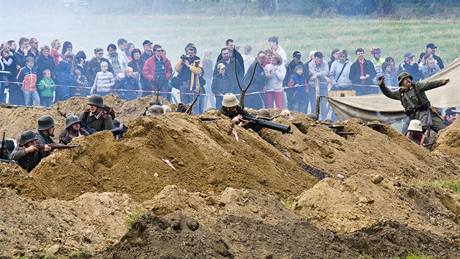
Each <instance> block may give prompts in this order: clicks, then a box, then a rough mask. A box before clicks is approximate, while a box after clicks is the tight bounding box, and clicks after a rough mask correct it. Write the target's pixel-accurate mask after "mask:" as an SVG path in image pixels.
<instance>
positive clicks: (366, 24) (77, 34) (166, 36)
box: [0, 12, 460, 62]
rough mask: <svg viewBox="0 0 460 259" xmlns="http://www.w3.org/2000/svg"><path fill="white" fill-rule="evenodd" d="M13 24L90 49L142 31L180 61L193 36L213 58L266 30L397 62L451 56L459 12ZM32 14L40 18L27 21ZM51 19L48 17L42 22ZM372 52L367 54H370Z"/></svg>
mask: <svg viewBox="0 0 460 259" xmlns="http://www.w3.org/2000/svg"><path fill="white" fill-rule="evenodd" d="M9 17H10V18H9V21H8V23H9V24H15V26H2V27H0V35H1V37H2V40H6V39H10V38H13V39H18V38H19V37H20V36H29V37H32V36H36V37H38V39H39V41H40V42H41V43H48V44H49V42H51V40H52V39H54V38H58V39H60V40H61V41H64V40H70V41H72V42H73V43H74V46H75V49H77V50H79V49H83V50H85V51H86V52H87V54H88V56H91V54H92V49H94V48H95V47H103V48H104V49H105V47H106V46H107V44H108V43H109V42H116V40H117V39H118V38H120V37H124V38H126V39H128V41H132V42H134V43H135V44H136V45H137V46H140V45H141V42H142V41H143V40H144V39H150V40H152V41H153V42H154V43H159V44H161V45H162V46H163V47H164V48H165V49H166V50H167V51H168V56H169V57H170V58H171V59H172V60H173V61H177V60H178V57H179V56H180V54H181V53H182V52H183V48H184V46H185V45H186V44H187V43H188V42H194V43H195V44H196V46H197V47H198V51H199V55H202V52H203V51H204V50H206V49H209V50H212V51H213V56H214V58H215V57H216V56H217V54H218V52H219V50H220V49H221V48H222V47H223V45H224V41H225V40H226V39H227V38H233V39H235V40H236V43H237V45H240V46H244V45H247V44H250V45H252V46H253V49H254V52H256V51H257V50H260V49H266V48H267V47H268V46H267V42H266V39H267V38H268V37H269V36H272V35H277V36H279V37H280V44H281V45H282V46H283V47H284V48H285V50H286V51H287V52H288V56H290V53H292V51H294V50H300V51H302V53H303V55H304V58H305V57H306V53H307V52H310V51H311V50H321V51H323V52H324V54H325V56H329V52H330V51H331V50H332V49H333V48H346V49H347V50H348V51H349V52H350V57H351V58H352V59H355V55H354V54H353V52H354V50H355V49H356V48H357V47H363V48H365V49H366V50H367V54H369V50H370V48H371V47H374V46H379V47H381V48H382V50H383V56H393V57H395V59H396V60H397V61H398V62H399V61H401V60H402V58H403V54H404V52H406V51H412V52H414V53H416V54H417V55H418V54H419V53H420V52H422V51H423V50H424V49H425V45H426V44H427V43H428V42H434V43H436V44H437V45H438V47H439V49H438V52H439V55H440V56H441V57H443V58H444V60H446V61H447V62H450V61H452V60H453V59H454V58H455V57H457V56H458V52H459V45H458V40H457V36H458V35H459V34H460V20H458V19H455V20H454V19H451V20H442V19H438V20H432V19H427V18H421V19H409V20H392V19H376V18H353V19H351V18H317V19H315V18H309V17H303V16H278V17H251V16H234V17H221V16H219V17H201V16H190V15H187V16H172V15H164V16H162V15H102V14H101V15H97V16H96V15H90V14H83V13H80V14H78V13H76V14H68V15H67V16H64V15H62V14H55V13H50V12H47V13H46V15H43V14H41V15H38V14H32V15H31V17H30V19H24V16H21V15H14V14H9ZM30 20H33V21H36V22H30ZM45 24H46V25H45ZM369 55H370V54H369Z"/></svg>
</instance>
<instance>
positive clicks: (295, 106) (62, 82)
mask: <svg viewBox="0 0 460 259" xmlns="http://www.w3.org/2000/svg"><path fill="white" fill-rule="evenodd" d="M239 50H241V52H242V54H241V53H240V51H239ZM436 50H437V46H436V45H435V44H433V43H429V44H427V45H426V49H425V51H424V52H422V53H421V54H420V55H419V56H417V57H416V56H415V55H414V54H413V53H411V52H406V53H404V55H403V56H402V57H401V58H403V60H402V61H401V63H399V64H398V63H396V61H395V60H396V57H385V58H384V57H383V55H382V49H381V48H378V47H376V48H372V49H371V50H370V55H367V51H366V50H365V49H363V48H357V49H356V50H353V52H352V53H353V54H355V55H356V58H352V57H350V56H349V52H348V51H347V50H345V49H334V50H332V52H331V54H330V57H329V60H326V59H327V58H326V57H325V54H324V53H323V52H321V51H311V52H309V53H308V57H307V59H305V60H303V59H302V53H301V52H300V51H293V53H292V59H289V60H288V55H287V54H286V51H285V50H284V48H283V47H281V45H280V44H279V40H278V37H275V36H274V37H270V38H269V39H268V40H267V49H266V50H262V51H259V52H258V53H257V54H256V56H255V57H254V56H253V54H252V51H253V50H252V48H251V46H249V45H247V46H244V47H242V48H241V49H240V48H239V47H237V46H236V44H235V42H234V41H233V40H232V39H228V40H227V41H225V46H224V47H223V48H222V49H221V50H220V53H219V55H218V58H217V60H216V61H215V62H214V61H213V60H212V52H211V51H204V52H203V54H204V56H203V59H201V58H200V57H198V56H197V47H196V46H195V45H194V44H193V43H189V44H187V46H185V48H184V54H183V55H181V56H180V57H179V58H178V59H177V60H178V61H177V62H176V63H174V64H172V63H171V61H170V60H169V59H168V57H167V54H166V50H165V49H164V48H163V47H162V46H161V45H159V44H153V43H152V42H151V41H150V40H145V41H144V42H143V43H142V48H136V46H135V44H134V43H131V42H128V41H127V40H125V39H119V40H118V41H117V44H116V45H115V44H113V43H111V44H109V45H108V46H107V47H106V48H105V49H103V48H95V49H94V52H93V53H92V57H88V56H87V55H86V53H85V52H83V51H77V52H76V54H74V48H73V45H72V43H71V42H69V41H65V42H64V43H63V44H62V45H61V42H60V41H59V40H53V41H52V42H51V43H50V45H42V46H41V47H39V41H38V40H37V38H30V39H29V38H20V39H19V41H18V42H17V43H16V41H14V40H9V41H7V42H6V43H3V44H2V45H1V46H0V55H1V59H0V102H1V103H5V102H8V103H9V104H13V105H28V106H30V105H41V106H47V107H49V106H51V105H52V104H53V103H54V102H57V101H62V100H66V99H68V98H70V97H72V96H88V95H90V94H98V95H107V94H110V93H113V94H116V95H118V96H120V97H121V98H124V99H127V100H130V99H135V98H137V97H140V96H147V95H155V94H156V93H157V92H158V93H159V95H161V96H162V97H164V98H165V99H167V100H169V101H172V102H182V103H185V104H189V103H191V102H192V101H193V100H194V99H195V96H197V95H198V96H199V97H197V98H198V99H197V100H198V104H197V105H195V106H194V109H195V110H194V112H196V113H201V112H203V111H204V110H205V109H207V108H210V107H216V108H220V106H221V102H222V96H223V95H224V94H225V93H235V94H238V93H239V92H240V87H243V88H244V87H245V86H247V85H248V84H249V83H251V86H250V88H249V90H248V92H247V97H246V106H247V107H251V108H255V109H258V108H273V107H275V108H280V109H285V108H288V109H290V110H294V111H300V112H305V113H315V112H316V107H317V105H316V102H317V97H318V96H327V95H330V94H332V93H333V92H337V91H340V92H341V93H342V94H343V93H345V94H349V95H367V94H373V93H378V92H379V88H378V87H377V86H376V85H375V84H376V81H377V78H379V77H380V76H382V75H384V76H385V83H386V85H387V86H394V87H396V86H397V83H396V78H397V75H398V74H399V73H400V72H408V73H409V74H411V75H412V77H413V79H414V81H415V82H416V81H419V80H422V79H425V78H427V77H430V76H432V75H433V74H435V73H437V72H439V71H440V70H442V69H443V68H444V63H443V61H442V59H441V58H440V57H439V56H437V55H436ZM319 100H320V102H321V103H320V107H321V116H322V119H324V118H325V117H326V116H328V115H327V114H328V105H327V101H326V99H325V98H323V99H321V98H319Z"/></svg>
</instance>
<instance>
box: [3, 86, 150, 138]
mask: <svg viewBox="0 0 460 259" xmlns="http://www.w3.org/2000/svg"><path fill="white" fill-rule="evenodd" d="M103 98H104V104H106V105H108V106H110V107H112V108H113V109H114V110H115V114H116V117H117V119H119V120H120V121H122V122H124V123H128V122H129V121H132V120H134V119H136V118H138V117H139V116H141V115H142V114H143V112H144V111H145V108H146V107H149V106H150V105H149V104H150V103H151V102H154V101H156V97H154V96H146V97H142V98H138V99H135V100H132V101H124V100H122V99H120V98H118V97H116V96H113V95H108V96H104V97H103ZM87 101H88V99H87V98H86V97H72V98H70V99H68V100H66V101H63V102H58V103H56V104H55V105H54V106H52V107H51V108H44V107H16V106H8V105H2V106H0V114H2V119H1V120H0V131H5V132H6V133H7V137H10V138H15V139H17V138H18V137H19V135H20V134H21V132H23V131H25V130H30V129H32V130H33V129H36V128H37V119H38V118H39V117H40V116H42V115H45V114H48V115H51V116H52V117H53V118H54V121H55V124H56V134H59V132H60V131H61V130H62V129H64V126H65V118H64V117H63V115H62V113H67V114H69V113H73V114H76V115H79V114H80V113H82V112H83V110H84V109H85V107H86V104H87Z"/></svg>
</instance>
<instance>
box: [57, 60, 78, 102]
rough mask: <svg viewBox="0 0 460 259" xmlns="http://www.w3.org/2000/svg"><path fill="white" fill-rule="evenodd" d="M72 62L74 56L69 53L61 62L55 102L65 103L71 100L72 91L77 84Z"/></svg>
mask: <svg viewBox="0 0 460 259" xmlns="http://www.w3.org/2000/svg"><path fill="white" fill-rule="evenodd" d="M72 60H73V55H72V54H71V53H70V52H67V54H65V55H64V58H63V59H62V60H61V62H59V66H58V74H57V83H58V85H56V98H55V102H58V101H65V100H67V99H69V98H70V94H71V90H70V89H71V88H72V86H73V83H74V82H75V78H74V76H73V74H72Z"/></svg>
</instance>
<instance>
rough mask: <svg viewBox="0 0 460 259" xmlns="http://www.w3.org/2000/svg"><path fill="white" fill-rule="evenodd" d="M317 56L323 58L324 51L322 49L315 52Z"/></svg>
mask: <svg viewBox="0 0 460 259" xmlns="http://www.w3.org/2000/svg"><path fill="white" fill-rule="evenodd" d="M315 58H323V53H321V52H320V51H317V52H315Z"/></svg>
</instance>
